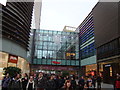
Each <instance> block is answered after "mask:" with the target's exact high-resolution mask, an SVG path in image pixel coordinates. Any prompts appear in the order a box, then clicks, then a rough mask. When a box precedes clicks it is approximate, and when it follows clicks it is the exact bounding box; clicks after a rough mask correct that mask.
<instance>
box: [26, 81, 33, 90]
mask: <svg viewBox="0 0 120 90" xmlns="http://www.w3.org/2000/svg"><path fill="white" fill-rule="evenodd" d="M34 89H35V83H34V81H32V82H31V81H30V80H29V81H28V83H27V86H26V90H34Z"/></svg>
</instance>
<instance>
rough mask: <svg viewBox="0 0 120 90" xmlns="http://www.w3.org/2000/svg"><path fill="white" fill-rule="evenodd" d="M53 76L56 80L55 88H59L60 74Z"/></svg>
mask: <svg viewBox="0 0 120 90" xmlns="http://www.w3.org/2000/svg"><path fill="white" fill-rule="evenodd" d="M52 76H53V78H54V82H55V90H57V89H58V88H59V79H58V76H57V75H55V74H53V75H52Z"/></svg>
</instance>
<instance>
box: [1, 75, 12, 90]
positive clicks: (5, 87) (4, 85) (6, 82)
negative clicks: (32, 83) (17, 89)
mask: <svg viewBox="0 0 120 90" xmlns="http://www.w3.org/2000/svg"><path fill="white" fill-rule="evenodd" d="M9 81H10V77H9V74H8V73H7V74H6V75H5V77H4V78H3V80H2V90H8V85H9Z"/></svg>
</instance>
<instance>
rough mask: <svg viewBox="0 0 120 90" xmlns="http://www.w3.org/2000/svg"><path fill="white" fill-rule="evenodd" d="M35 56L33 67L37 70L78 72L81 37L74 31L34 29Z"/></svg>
mask: <svg viewBox="0 0 120 90" xmlns="http://www.w3.org/2000/svg"><path fill="white" fill-rule="evenodd" d="M34 31H35V37H34V50H33V51H34V56H33V57H32V58H33V59H32V65H31V68H32V69H33V70H35V72H46V73H47V72H48V73H52V72H55V73H57V72H61V71H66V72H68V73H69V74H78V71H79V39H78V33H77V32H73V31H70V30H69V32H68V31H66V30H64V31H53V30H43V29H34Z"/></svg>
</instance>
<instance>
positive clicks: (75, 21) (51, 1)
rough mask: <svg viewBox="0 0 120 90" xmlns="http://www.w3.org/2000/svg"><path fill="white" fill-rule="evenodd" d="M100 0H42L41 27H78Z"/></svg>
mask: <svg viewBox="0 0 120 90" xmlns="http://www.w3.org/2000/svg"><path fill="white" fill-rule="evenodd" d="M97 2H98V0H42V13H41V25H40V28H41V29H47V30H60V31H62V30H63V28H64V26H65V25H67V26H73V27H78V26H79V25H80V24H81V23H82V21H83V20H84V19H85V17H86V16H87V15H88V14H89V13H90V11H91V10H92V8H93V7H94V6H95V5H96V3H97Z"/></svg>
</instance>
